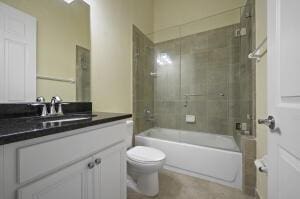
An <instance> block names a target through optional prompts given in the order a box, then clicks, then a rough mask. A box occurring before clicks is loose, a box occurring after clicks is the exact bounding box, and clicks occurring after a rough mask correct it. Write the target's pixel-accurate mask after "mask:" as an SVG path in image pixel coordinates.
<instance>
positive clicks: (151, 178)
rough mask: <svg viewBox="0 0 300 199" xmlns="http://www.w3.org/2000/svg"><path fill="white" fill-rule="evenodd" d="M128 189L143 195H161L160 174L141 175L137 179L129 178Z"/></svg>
mask: <svg viewBox="0 0 300 199" xmlns="http://www.w3.org/2000/svg"><path fill="white" fill-rule="evenodd" d="M127 187H128V188H130V189H132V190H133V191H135V192H137V193H140V194H142V195H145V196H150V197H154V196H156V195H157V194H158V193H159V181H158V172H154V173H151V174H140V175H138V176H137V177H136V179H133V178H132V177H131V176H127Z"/></svg>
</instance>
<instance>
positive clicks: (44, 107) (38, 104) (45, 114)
mask: <svg viewBox="0 0 300 199" xmlns="http://www.w3.org/2000/svg"><path fill="white" fill-rule="evenodd" d="M30 106H43V109H42V114H41V117H46V116H47V115H48V111H47V104H45V103H40V102H39V103H34V104H30Z"/></svg>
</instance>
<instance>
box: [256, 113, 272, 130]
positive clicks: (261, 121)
mask: <svg viewBox="0 0 300 199" xmlns="http://www.w3.org/2000/svg"><path fill="white" fill-rule="evenodd" d="M258 124H264V125H266V126H267V127H269V128H270V129H271V130H274V129H275V118H274V117H273V116H271V115H270V116H268V118H267V119H259V120H258Z"/></svg>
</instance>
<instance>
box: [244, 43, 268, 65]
mask: <svg viewBox="0 0 300 199" xmlns="http://www.w3.org/2000/svg"><path fill="white" fill-rule="evenodd" d="M267 42H268V39H267V38H265V39H264V40H263V41H262V42H261V44H260V45H259V46H258V47H257V48H256V49H255V50H254V51H253V52H252V53H250V54H249V55H248V58H249V59H256V61H257V62H260V60H261V58H262V57H263V56H264V55H265V54H266V53H267Z"/></svg>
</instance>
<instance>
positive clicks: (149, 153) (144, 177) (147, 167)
mask: <svg viewBox="0 0 300 199" xmlns="http://www.w3.org/2000/svg"><path fill="white" fill-rule="evenodd" d="M127 125H128V135H127V139H126V142H127V148H128V150H127V187H128V188H130V189H132V190H133V191H136V192H138V193H140V194H143V195H145V196H156V195H157V194H158V192H159V180H158V171H159V169H161V168H162V167H163V165H164V163H165V159H166V155H165V154H164V153H163V152H162V151H160V150H158V149H154V148H151V147H145V146H135V147H132V136H133V122H132V121H128V122H127ZM130 147H132V148H130Z"/></svg>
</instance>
